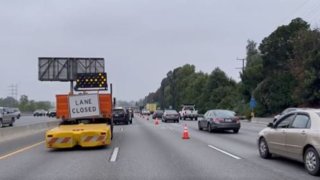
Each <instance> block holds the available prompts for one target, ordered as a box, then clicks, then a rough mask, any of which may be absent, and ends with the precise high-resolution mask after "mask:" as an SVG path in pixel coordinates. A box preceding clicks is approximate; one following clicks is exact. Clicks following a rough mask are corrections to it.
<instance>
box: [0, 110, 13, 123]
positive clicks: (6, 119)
mask: <svg viewBox="0 0 320 180" xmlns="http://www.w3.org/2000/svg"><path fill="white" fill-rule="evenodd" d="M14 122H15V115H14V114H12V113H10V111H9V109H8V108H4V107H0V128H2V127H3V126H4V125H9V126H13V123H14Z"/></svg>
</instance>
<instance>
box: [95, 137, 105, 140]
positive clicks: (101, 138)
mask: <svg viewBox="0 0 320 180" xmlns="http://www.w3.org/2000/svg"><path fill="white" fill-rule="evenodd" d="M104 138H105V136H99V138H98V139H97V141H103V140H104Z"/></svg>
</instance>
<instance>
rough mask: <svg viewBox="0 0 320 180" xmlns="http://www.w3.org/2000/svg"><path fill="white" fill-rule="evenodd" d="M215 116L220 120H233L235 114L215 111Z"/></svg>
mask: <svg viewBox="0 0 320 180" xmlns="http://www.w3.org/2000/svg"><path fill="white" fill-rule="evenodd" d="M214 114H215V116H217V117H220V118H231V117H234V113H233V112H232V111H224V110H221V111H214Z"/></svg>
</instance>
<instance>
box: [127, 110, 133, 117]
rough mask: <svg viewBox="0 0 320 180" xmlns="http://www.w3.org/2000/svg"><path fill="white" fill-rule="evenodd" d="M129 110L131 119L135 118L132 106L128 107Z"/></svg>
mask: <svg viewBox="0 0 320 180" xmlns="http://www.w3.org/2000/svg"><path fill="white" fill-rule="evenodd" d="M127 111H128V113H129V115H130V116H129V117H130V119H132V118H134V112H133V109H132V108H128V109H127Z"/></svg>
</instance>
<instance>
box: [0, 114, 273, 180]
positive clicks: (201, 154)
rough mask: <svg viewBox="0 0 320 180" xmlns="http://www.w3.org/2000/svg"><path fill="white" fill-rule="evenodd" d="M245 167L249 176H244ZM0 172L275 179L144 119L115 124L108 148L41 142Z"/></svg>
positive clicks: (1, 163)
mask: <svg viewBox="0 0 320 180" xmlns="http://www.w3.org/2000/svg"><path fill="white" fill-rule="evenodd" d="M117 147H119V148H120V152H119V155H118V157H117V161H116V162H114V163H112V162H110V156H111V154H112V152H113V149H115V148H117ZM244 166H246V167H249V168H250V170H253V173H250V174H248V173H247V172H248V169H245V168H243V167H244ZM12 169H14V171H12ZM17 172H18V173H17ZM0 173H1V174H2V176H1V177H2V178H3V179H9V180H10V179H248V178H249V179H250V178H251V179H269V178H272V179H277V176H273V175H269V176H266V174H264V172H263V170H261V169H256V167H254V166H253V167H252V166H250V164H246V163H245V162H242V161H240V160H236V159H233V158H231V157H229V156H226V155H223V154H221V153H220V152H218V151H215V150H212V149H211V148H209V147H208V146H207V145H205V144H203V143H202V142H199V141H196V140H193V139H191V140H182V139H181V136H180V133H177V132H175V131H172V130H170V129H167V128H161V126H155V125H154V124H152V123H150V122H145V121H144V120H135V121H134V123H133V125H128V126H116V127H115V137H114V141H113V145H112V146H110V147H107V148H96V149H89V150H88V149H71V150H47V149H46V148H45V147H44V144H42V145H39V146H36V147H34V148H33V149H29V150H27V151H25V152H22V153H19V154H16V155H14V156H11V157H8V158H5V159H2V160H0ZM261 175H264V176H262V177H263V178H261Z"/></svg>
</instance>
